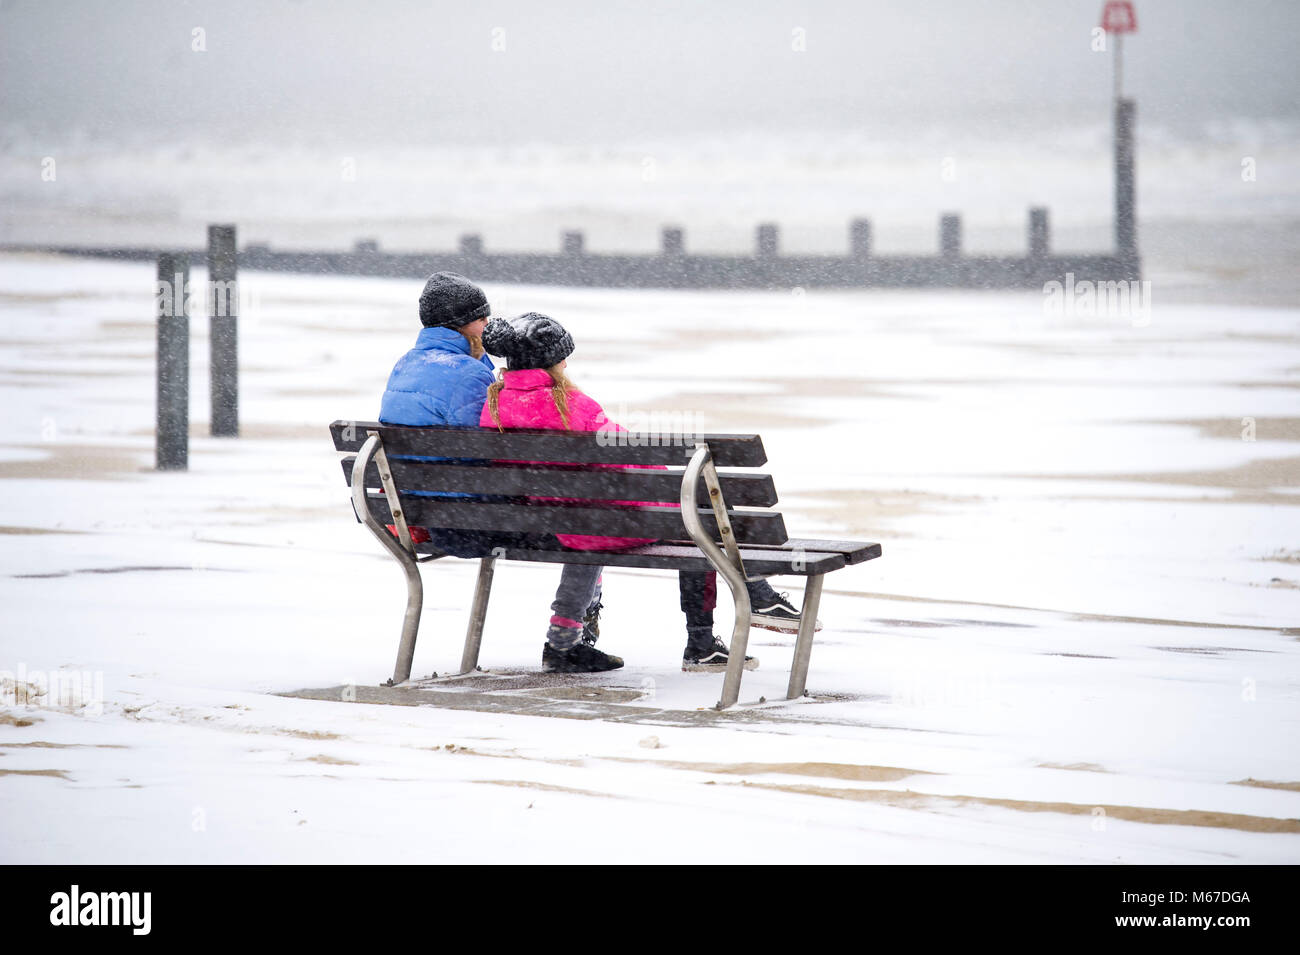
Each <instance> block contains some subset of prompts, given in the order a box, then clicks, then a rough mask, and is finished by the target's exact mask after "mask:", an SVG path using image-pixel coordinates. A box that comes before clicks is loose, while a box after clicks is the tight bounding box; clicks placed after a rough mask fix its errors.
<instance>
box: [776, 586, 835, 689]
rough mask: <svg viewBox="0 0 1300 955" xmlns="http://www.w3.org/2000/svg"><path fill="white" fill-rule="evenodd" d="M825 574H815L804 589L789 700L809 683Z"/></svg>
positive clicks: (791, 672) (791, 667)
mask: <svg viewBox="0 0 1300 955" xmlns="http://www.w3.org/2000/svg"><path fill="white" fill-rule="evenodd" d="M824 576H825V575H824V574H815V575H814V576H812V577H809V578H808V583H807V585H806V586H805V587H804V591H803V608H802V609H801V610H800V611H799V636H798V638H797V639H796V640H795V644H794V661H793V662H792V663H791V664H790V686H789V687H788V688H787V689H786V694H785V698H786V699H787V700H797V699H798V698H799V697H801V696H803V691H804V686H805V685H806V684H807V683H808V661H809V659H810V658H811V657H812V645H813V632H814V631H815V630H816V629H817V609H818V606H819V605H820V604H821V601H822V578H823V577H824Z"/></svg>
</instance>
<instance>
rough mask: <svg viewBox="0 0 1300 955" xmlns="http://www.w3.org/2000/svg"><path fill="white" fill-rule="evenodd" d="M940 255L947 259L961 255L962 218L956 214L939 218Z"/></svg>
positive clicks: (947, 214)
mask: <svg viewBox="0 0 1300 955" xmlns="http://www.w3.org/2000/svg"><path fill="white" fill-rule="evenodd" d="M939 253H940V254H941V255H943V256H945V257H953V256H958V255H961V216H959V215H957V214H956V213H945V214H944V215H942V216H940V217H939Z"/></svg>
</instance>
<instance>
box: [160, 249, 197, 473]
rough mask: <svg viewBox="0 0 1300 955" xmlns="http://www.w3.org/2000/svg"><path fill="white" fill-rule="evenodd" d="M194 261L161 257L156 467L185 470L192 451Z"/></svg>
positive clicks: (169, 255)
mask: <svg viewBox="0 0 1300 955" xmlns="http://www.w3.org/2000/svg"><path fill="white" fill-rule="evenodd" d="M189 284H190V263H189V257H188V256H186V255H185V254H184V253H180V254H175V253H171V252H164V253H162V254H161V255H159V256H158V281H157V284H156V285H155V286H154V295H155V302H156V312H157V316H156V317H157V321H158V408H157V412H158V414H157V424H156V430H155V432H154V435H155V437H154V444H155V450H156V461H157V463H156V464H155V467H156V468H157V470H159V471H184V470H186V469H187V468H188V467H189V449H190V316H189V305H188V301H189V299H188V295H187V290H188V288H189Z"/></svg>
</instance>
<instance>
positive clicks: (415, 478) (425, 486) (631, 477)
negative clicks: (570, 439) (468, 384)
mask: <svg viewBox="0 0 1300 955" xmlns="http://www.w3.org/2000/svg"><path fill="white" fill-rule="evenodd" d="M354 461H356V456H355V455H351V454H350V455H348V456H347V457H345V458H344V459H343V479H344V480H345V481H347V482H348V483H349V484H351V483H352V464H353V462H354ZM388 463H389V465H390V466H391V467H392V469H393V480H394V481H396V482H397V489H398V490H399V491H408V490H414V491H457V492H463V493H469V494H511V495H522V496H528V495H532V496H534V497H550V496H554V497H579V498H597V499H605V500H614V501H657V502H661V503H669V504H675V503H677V501H678V500H679V499H680V496H681V487H682V472H681V469H670V470H667V471H658V470H651V469H648V468H619V469H617V470H615V469H612V468H594V469H591V470H586V469H579V468H542V467H525V466H522V465H520V466H514V465H503V464H498V465H494V466H488V465H481V466H477V465H469V464H441V463H437V462H433V461H409V460H403V459H401V458H392V457H390V458H389V461H388ZM718 477H719V479H720V480H721V482H722V496H723V497H724V498H725V499H726V501H727V503H728V504H735V505H737V506H740V507H770V506H772V505H773V504H775V503H776V501H777V497H776V488H775V486H774V485H773V483H772V476H771V475H770V474H748V473H745V472H743V471H741V472H736V471H719V472H718ZM379 486H380V482H379V465H377V464H375V463H374V462H373V461H372V462H371V463H370V467H369V468H368V469H367V473H366V487H369V488H377V487H379ZM697 500H698V502H699V504H700V506H701V507H707V506H708V503H709V495H708V491H707V490H706V489H705V488H704V487H703V486H701V487H700V491H699V494H698V495H697Z"/></svg>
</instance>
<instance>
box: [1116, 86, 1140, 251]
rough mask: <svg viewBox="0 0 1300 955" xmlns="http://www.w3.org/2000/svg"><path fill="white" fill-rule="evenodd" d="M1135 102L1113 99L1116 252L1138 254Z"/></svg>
mask: <svg viewBox="0 0 1300 955" xmlns="http://www.w3.org/2000/svg"><path fill="white" fill-rule="evenodd" d="M1135 111H1136V104H1135V103H1134V101H1133V100H1131V99H1121V100H1116V101H1115V251H1116V252H1118V253H1119V254H1120V255H1121V256H1124V257H1127V258H1136V257H1137V196H1136V190H1135V188H1134V181H1133V180H1134V161H1133V121H1134V113H1135Z"/></svg>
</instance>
